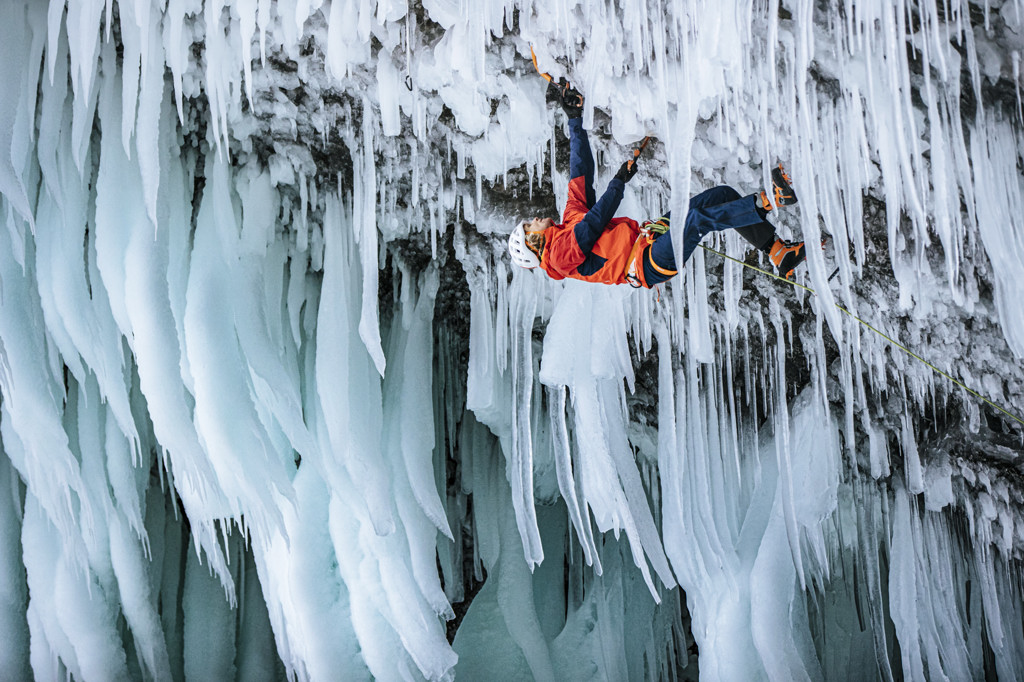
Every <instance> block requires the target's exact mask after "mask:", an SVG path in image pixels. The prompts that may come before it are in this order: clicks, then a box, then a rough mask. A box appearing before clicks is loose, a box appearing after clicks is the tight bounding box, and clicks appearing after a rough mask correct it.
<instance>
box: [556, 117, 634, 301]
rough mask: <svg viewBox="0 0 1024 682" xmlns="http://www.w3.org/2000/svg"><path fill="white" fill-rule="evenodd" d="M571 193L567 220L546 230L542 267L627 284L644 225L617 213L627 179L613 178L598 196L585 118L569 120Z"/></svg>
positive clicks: (589, 279)
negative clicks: (628, 271)
mask: <svg viewBox="0 0 1024 682" xmlns="http://www.w3.org/2000/svg"><path fill="white" fill-rule="evenodd" d="M569 149H570V151H569V172H570V175H571V177H572V179H571V180H570V181H569V199H568V201H567V202H566V204H565V213H564V214H563V215H562V224H561V225H555V226H553V227H549V228H548V229H547V230H546V231H545V234H544V251H543V253H542V255H541V260H540V267H541V268H543V270H544V271H545V272H546V273H547V274H548V275H549V276H551V277H552V278H553V279H564V278H566V277H571V278H573V279H580V280H583V281H586V282H600V283H602V284H623V283H625V281H626V278H625V274H626V266H627V262H628V261H629V257H630V253H631V252H632V249H633V244H634V243H635V242H636V240H637V237H639V235H640V225H639V224H638V223H637V222H636V221H635V220H633V219H632V218H616V217H613V216H614V214H615V211H616V209H618V207H619V202H620V201H622V192H623V190H624V189H625V184H624V183H623V182H622V180H619V179H617V178H613V179H612V180H611V182H609V183H608V188H607V189H606V190H605V192H604V194H603V195H602V196H601V199H600V201H597V202H595V201H594V189H593V177H594V157H593V155H592V154H591V152H590V143H589V140H588V139H587V132H586V131H585V130H584V129H583V123H582V120H581V119H570V120H569Z"/></svg>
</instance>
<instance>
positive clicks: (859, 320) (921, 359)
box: [700, 244, 1024, 425]
mask: <svg viewBox="0 0 1024 682" xmlns="http://www.w3.org/2000/svg"><path fill="white" fill-rule="evenodd" d="M700 247H701V248H702V249H704V250H705V251H708V252H710V253H714V254H717V255H719V256H721V257H722V258H728V259H729V260H731V261H733V262H736V263H739V264H740V265H742V266H743V267H745V268H750V269H751V270H757V271H758V272H760V273H761V274H763V275H768V276H769V277H772V278H774V279H777V280H780V281H783V282H785V283H786V284H792V285H793V286H795V287H799V288H800V289H803V290H804V291H809V292H810V293H812V294H814V293H815V291H814V289H812V288H810V287H808V286H804V285H803V284H800V283H799V282H794V281H793V280H790V279H786V278H785V277H779V276H778V275H776V274H775V273H774V272H768V271H767V270H762V269H761V268H759V267H757V266H756V265H750V264H749V263H746V262H744V261H741V260H740V259H739V258H733V257H732V256H728V255H726V254H724V253H722V252H721V251H716V250H715V249H711V248H708V247H707V246H704V245H703V244H701V245H700ZM835 306H836V307H837V308H839V309H840V310H842V311H843V312H844V313H846V314H847V315H849V316H850V317H852V318H853V319H855V320H857V321H858V322H860V323H861V324H862V325H864V326H865V327H867V328H868V329H870V330H871V331H873V332H874V333H876V334H878V335H879V336H881V337H882V338H883V339H885V340H886V341H888V342H889V343H891V344H892V345H894V346H896V347H897V348H899V349H900V350H902V351H903V352H905V353H907V354H908V355H909V356H910V357H912V358H915V359H917V360H920V361H921V362H923V363H924V364H925V365H927V366H928V367H931V368H932V369H933V370H935V371H936V372H938V373H939V374H941V375H942V376H944V377H946V378H947V379H949V380H950V381H952V382H953V383H954V384H956V385H957V386H959V387H960V388H962V389H964V390H965V391H967V392H968V393H970V394H971V395H973V396H975V397H977V398H980V399H981V400H982V401H984V402H985V403H987V404H988V405H991V406H992V407H994V408H996V409H997V410H999V411H1000V412H1002V413H1003V414H1005V415H1006V416H1007V417H1009V418H1010V419H1012V420H1014V421H1015V422H1018V423H1019V424H1022V425H1024V419H1021V418H1020V417H1018V416H1016V415H1015V414H1012V413H1011V412H1008V411H1007V410H1005V409H1003V408H1002V407H1000V406H999V405H996V404H995V403H994V402H992V401H991V400H989V399H988V398H986V397H985V396H983V395H982V394H980V393H978V392H977V391H975V390H974V389H972V388H969V387H968V386H966V385H965V384H964V383H963V382H962V381H960V380H958V379H956V378H954V377H952V376H950V375H949V374H947V373H946V372H943V371H942V370H941V369H939V368H938V367H936V366H935V365H933V364H932V363H930V362H928V361H927V360H925V359H924V358H922V357H921V356H920V355H918V354H917V353H915V352H914V351H912V350H910V349H909V348H907V347H906V346H904V345H903V344H901V343H900V342H899V341H896V340H895V339H893V338H892V337H891V336H888V335H887V334H885V333H884V332H881V331H879V330H878V329H875V328H874V327H872V326H871V325H870V324H868V323H867V322H865V321H864V320H862V319H860V318H859V317H857V316H856V315H854V314H853V313H851V312H850V311H849V310H847V309H846V308H844V307H843V306H841V305H839V304H838V303H836V304H835Z"/></svg>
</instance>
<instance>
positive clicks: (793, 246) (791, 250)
mask: <svg viewBox="0 0 1024 682" xmlns="http://www.w3.org/2000/svg"><path fill="white" fill-rule="evenodd" d="M768 258H769V259H770V260H771V262H772V265H774V266H775V269H776V270H778V272H779V274H780V275H781V276H783V277H785V278H786V279H793V271H794V270H795V269H796V266H798V265H800V263H803V262H804V260H805V259H806V258H807V253H806V252H805V251H804V243H803V242H787V241H785V240H783V239H776V240H775V243H774V244H772V247H771V249H770V250H769V251H768Z"/></svg>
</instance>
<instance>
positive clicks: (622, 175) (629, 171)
mask: <svg viewBox="0 0 1024 682" xmlns="http://www.w3.org/2000/svg"><path fill="white" fill-rule="evenodd" d="M636 168H637V164H636V161H635V160H630V161H626V162H625V163H623V164H622V165H621V166H619V170H617V171H616V172H615V177H616V179H618V180H622V183H623V184H625V183H627V182H629V181H630V180H631V179H632V177H633V176H634V175H636Z"/></svg>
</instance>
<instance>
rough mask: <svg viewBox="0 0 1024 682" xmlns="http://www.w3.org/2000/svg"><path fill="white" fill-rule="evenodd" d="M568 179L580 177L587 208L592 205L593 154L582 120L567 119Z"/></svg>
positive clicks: (593, 196)
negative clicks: (584, 188)
mask: <svg viewBox="0 0 1024 682" xmlns="http://www.w3.org/2000/svg"><path fill="white" fill-rule="evenodd" d="M569 177H570V178H578V177H582V178H583V180H584V184H585V187H586V201H587V208H590V207H591V206H593V205H594V199H595V195H594V154H593V153H592V152H591V151H590V139H589V138H588V137H587V131H586V130H584V129H583V119H582V118H570V119H569Z"/></svg>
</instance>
